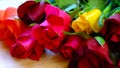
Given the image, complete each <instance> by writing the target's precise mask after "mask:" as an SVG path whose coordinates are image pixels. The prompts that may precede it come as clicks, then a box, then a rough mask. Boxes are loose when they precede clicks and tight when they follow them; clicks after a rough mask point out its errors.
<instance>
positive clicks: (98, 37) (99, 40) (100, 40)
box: [95, 36, 105, 47]
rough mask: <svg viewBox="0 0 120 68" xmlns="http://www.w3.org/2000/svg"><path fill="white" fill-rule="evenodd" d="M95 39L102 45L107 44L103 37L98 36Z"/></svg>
mask: <svg viewBox="0 0 120 68" xmlns="http://www.w3.org/2000/svg"><path fill="white" fill-rule="evenodd" d="M95 39H96V41H97V42H98V43H99V44H100V45H101V46H102V47H104V46H103V45H104V44H105V40H104V39H103V38H102V37H100V36H96V37H95Z"/></svg>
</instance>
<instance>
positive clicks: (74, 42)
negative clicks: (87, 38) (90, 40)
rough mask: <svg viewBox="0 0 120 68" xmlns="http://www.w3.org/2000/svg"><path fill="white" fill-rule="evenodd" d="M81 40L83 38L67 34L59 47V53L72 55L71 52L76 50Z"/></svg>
mask: <svg viewBox="0 0 120 68" xmlns="http://www.w3.org/2000/svg"><path fill="white" fill-rule="evenodd" d="M82 42H83V39H82V38H81V37H80V36H77V35H72V36H69V37H68V38H67V40H66V42H65V43H64V44H63V46H62V49H61V54H62V55H63V57H65V58H70V57H72V55H73V53H74V52H76V51H77V49H78V47H79V46H80V45H81V44H82Z"/></svg>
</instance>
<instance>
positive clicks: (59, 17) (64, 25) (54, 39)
mask: <svg viewBox="0 0 120 68" xmlns="http://www.w3.org/2000/svg"><path fill="white" fill-rule="evenodd" d="M45 12H46V20H45V21H44V22H43V23H41V24H40V25H35V26H34V27H33V28H32V32H31V34H32V37H33V38H35V39H36V40H38V42H39V43H40V44H44V45H45V47H46V48H47V49H49V50H52V51H54V52H57V51H58V50H59V49H58V48H59V47H60V44H61V42H62V41H63V40H64V38H65V37H66V35H65V34H64V33H63V31H69V30H70V24H71V17H70V16H69V15H68V14H67V13H65V12H64V11H62V10H60V9H59V8H57V7H55V6H52V5H47V6H46V8H45Z"/></svg>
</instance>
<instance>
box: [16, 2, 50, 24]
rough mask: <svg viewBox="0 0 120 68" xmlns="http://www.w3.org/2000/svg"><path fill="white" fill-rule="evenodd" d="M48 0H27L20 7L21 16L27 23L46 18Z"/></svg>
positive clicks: (19, 13)
mask: <svg viewBox="0 0 120 68" xmlns="http://www.w3.org/2000/svg"><path fill="white" fill-rule="evenodd" d="M47 4H48V3H46V2H35V1H26V2H25V3H23V4H22V5H20V6H19V7H18V16H19V18H20V19H21V20H22V21H23V22H24V23H26V24H27V25H29V24H31V23H40V22H42V21H44V19H45V6H46V5H47Z"/></svg>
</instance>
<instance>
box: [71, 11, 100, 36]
mask: <svg viewBox="0 0 120 68" xmlns="http://www.w3.org/2000/svg"><path fill="white" fill-rule="evenodd" d="M100 15H101V11H100V10H99V9H92V10H90V11H88V12H85V13H83V14H81V15H79V17H78V18H77V19H76V20H74V21H73V22H72V28H73V29H74V31H75V32H86V33H88V34H90V33H92V32H95V33H98V32H99V30H100V27H99V25H98V19H99V17H100Z"/></svg>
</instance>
